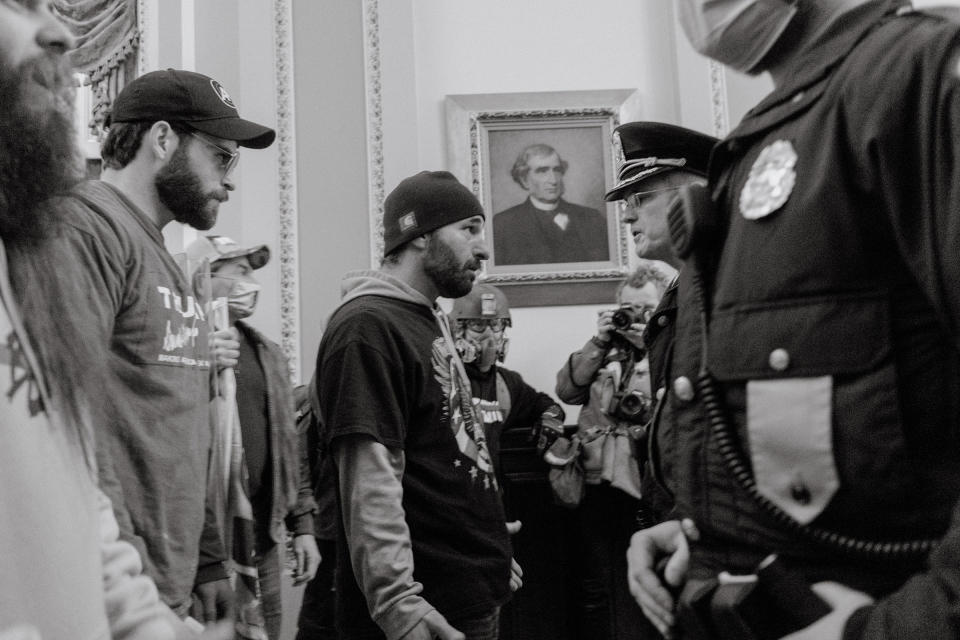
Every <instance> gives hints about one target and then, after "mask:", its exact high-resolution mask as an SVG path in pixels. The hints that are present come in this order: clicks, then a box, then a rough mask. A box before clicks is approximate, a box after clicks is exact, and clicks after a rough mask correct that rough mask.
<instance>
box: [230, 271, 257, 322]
mask: <svg viewBox="0 0 960 640" xmlns="http://www.w3.org/2000/svg"><path fill="white" fill-rule="evenodd" d="M259 291H260V285H259V284H257V283H256V282H247V281H246V280H234V282H233V286H232V287H230V293H229V294H227V308H228V309H230V315H231V316H233V317H234V318H236V319H237V320H241V319H243V318H246V317H247V316H249V315H251V314H252V313H253V310H254V309H256V307H257V294H258V292H259Z"/></svg>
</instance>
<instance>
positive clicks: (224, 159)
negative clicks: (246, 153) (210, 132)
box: [188, 131, 240, 178]
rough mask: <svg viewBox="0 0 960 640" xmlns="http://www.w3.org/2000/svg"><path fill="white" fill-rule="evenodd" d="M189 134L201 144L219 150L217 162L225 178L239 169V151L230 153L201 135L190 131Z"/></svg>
mask: <svg viewBox="0 0 960 640" xmlns="http://www.w3.org/2000/svg"><path fill="white" fill-rule="evenodd" d="M188 133H189V134H190V135H192V136H193V137H194V138H196V139H197V140H199V141H200V142H202V143H204V144H206V145H209V146H211V147H213V148H214V149H216V150H217V162H218V164H219V165H220V171H222V172H223V177H224V178H226V177H227V176H229V175H230V173H231V172H232V171H233V170H234V169H235V168H236V167H237V163H238V162H240V152H239V151H230V150H229V149H225V148H224V147H221V146H220V145H218V144H217V143H216V142H214V141H213V140H208V139H207V138H206V137H205V136H202V135H200V134H199V133H195V132H193V131H189V132H188Z"/></svg>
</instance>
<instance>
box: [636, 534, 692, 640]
mask: <svg viewBox="0 0 960 640" xmlns="http://www.w3.org/2000/svg"><path fill="white" fill-rule="evenodd" d="M667 556H669V560H668V561H667V563H666V568H665V569H664V571H663V581H661V579H660V576H659V575H657V565H658V564H659V563H660V561H661V560H662V559H664V558H665V557H667ZM689 563H690V549H689V547H687V539H686V537H685V536H684V533H683V530H682V529H681V527H680V521H679V520H669V521H667V522H662V523H660V524H658V525H656V526H654V527H650V528H649V529H642V530H640V531H637V532H636V533H635V534H633V537H632V538H630V548H629V549H627V584H628V586H629V587H630V593H631V595H633V598H634V599H635V600H636V601H637V604H639V605H640V608H641V609H643V615H645V616H646V617H647V618H648V619H649V620H650V622H652V623H653V625H654V626H655V627H656V628H657V629H658V630H659V631H660V633H661V634H663V636H664V637H665V638H670V637H671V635H672V631H671V628H672V627H673V625H674V622H675V620H674V616H673V610H674V607H675V606H676V603H675V602H674V601H673V595H671V593H670V591H669V590H668V585H669V586H671V587H679V586H680V585H682V584H683V583H684V581H685V580H686V576H687V568H688V566H689ZM664 581H665V582H666V584H664Z"/></svg>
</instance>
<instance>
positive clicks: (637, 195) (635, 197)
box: [623, 185, 683, 209]
mask: <svg viewBox="0 0 960 640" xmlns="http://www.w3.org/2000/svg"><path fill="white" fill-rule="evenodd" d="M682 188H683V185H677V186H675V187H664V188H663V189H653V190H651V191H634V192H633V193H631V194H630V195H628V196H627V197H626V198H624V199H623V200H624V202H626V203H627V205H629V206H631V207H633V208H635V209H637V208H639V207H640V205H642V204H643V201H644V200H646V199H647V198H649V197H651V196H654V195H656V194H658V193H666V192H667V191H676V190H677V189H682Z"/></svg>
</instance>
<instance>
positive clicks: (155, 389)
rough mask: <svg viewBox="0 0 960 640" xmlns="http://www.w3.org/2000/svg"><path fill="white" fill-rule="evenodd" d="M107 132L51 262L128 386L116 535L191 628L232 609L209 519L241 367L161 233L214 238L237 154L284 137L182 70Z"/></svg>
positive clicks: (117, 448)
mask: <svg viewBox="0 0 960 640" xmlns="http://www.w3.org/2000/svg"><path fill="white" fill-rule="evenodd" d="M108 124H109V131H108V134H107V137H106V139H105V140H104V143H103V148H102V150H101V157H102V158H103V175H102V179H101V180H92V181H87V182H84V183H82V184H80V185H78V186H77V187H75V188H74V189H72V190H71V192H70V193H69V194H68V195H67V196H65V197H63V198H60V199H58V201H57V205H56V206H57V207H58V208H60V209H61V210H62V211H63V212H64V214H65V216H66V218H65V220H66V224H65V225H64V227H65V230H64V233H63V237H62V238H61V239H60V242H58V243H57V245H56V249H55V251H52V252H51V255H50V259H51V260H54V259H57V258H56V255H54V254H59V255H60V256H61V257H60V258H59V259H61V260H62V259H69V260H71V261H73V262H74V263H75V267H74V268H76V269H77V271H78V273H77V278H78V279H79V280H80V281H81V286H82V289H83V290H85V291H89V292H94V293H93V294H92V295H89V296H88V298H87V299H86V300H85V301H84V304H83V305H82V306H81V308H80V309H78V310H77V311H76V313H78V314H82V315H83V316H84V318H85V324H88V330H89V331H90V332H91V333H92V334H94V335H96V337H97V338H98V340H97V341H96V344H97V345H98V346H100V347H101V348H102V349H104V350H108V351H109V366H110V368H111V370H112V372H113V373H114V374H115V375H116V377H117V379H118V380H119V384H120V391H119V393H117V394H112V395H111V397H110V398H109V399H108V402H109V404H110V407H109V409H110V415H109V416H108V418H107V419H106V420H104V421H102V422H101V424H100V425H98V426H99V427H100V430H99V431H98V433H97V462H98V465H99V472H100V482H101V486H102V488H103V490H104V491H105V492H106V493H107V495H109V497H110V498H111V500H112V501H113V508H114V511H115V514H116V518H117V521H118V522H119V524H120V531H121V535H122V537H123V539H125V540H128V541H129V542H131V543H132V544H133V545H134V546H135V547H136V548H137V549H138V551H139V552H140V556H141V558H142V560H143V563H144V567H145V570H146V572H147V573H148V574H149V575H150V576H151V577H153V579H154V580H155V581H156V583H157V587H158V589H159V591H160V595H161V597H162V599H163V600H164V602H166V603H167V604H168V605H169V606H170V607H171V608H172V609H173V610H174V611H176V612H177V613H178V614H180V615H181V616H184V615H186V614H187V612H188V610H189V609H190V606H191V592H194V595H195V597H196V602H193V604H194V608H193V612H192V613H193V616H194V617H195V618H198V619H200V620H202V621H206V622H209V621H212V620H215V619H217V618H219V617H222V616H224V615H227V613H228V609H229V608H230V606H231V604H232V594H231V592H230V588H229V583H228V581H227V580H226V574H225V570H224V567H223V564H222V563H223V560H225V559H226V557H227V554H226V553H225V551H224V549H223V543H222V541H221V538H220V532H219V530H218V528H217V526H216V520H215V517H214V515H213V511H212V510H209V509H205V493H206V492H205V491H204V488H205V487H206V483H207V465H208V452H209V449H210V444H211V427H210V423H209V415H208V402H209V399H210V397H209V389H210V375H211V372H210V369H211V364H210V360H211V359H215V360H216V364H217V366H219V367H222V366H232V365H235V364H236V358H237V355H238V351H237V348H238V344H237V342H236V339H235V336H234V334H233V333H232V332H231V331H230V330H229V329H228V330H225V331H223V332H217V333H212V334H208V329H207V326H208V324H207V319H206V317H205V315H204V312H203V310H202V309H201V307H200V305H199V304H197V302H196V300H195V299H194V296H193V292H192V289H191V286H190V283H189V282H188V281H187V279H186V277H185V275H184V273H183V272H182V271H181V269H180V267H179V266H178V265H177V263H176V262H175V261H174V260H173V258H172V257H171V256H170V254H169V253H168V252H167V249H166V248H165V247H164V243H163V236H162V235H161V230H162V229H163V227H164V226H165V225H167V224H168V223H169V222H171V221H173V220H176V221H177V222H181V223H184V224H188V225H190V226H192V227H195V228H197V229H201V230H206V229H209V228H210V227H212V226H213V224H214V223H215V222H216V219H217V211H218V207H219V205H220V203H221V202H224V201H226V200H227V198H228V194H229V192H230V191H232V190H233V189H234V184H233V182H232V181H231V178H230V175H231V171H232V170H233V168H234V167H235V165H236V162H237V159H238V157H239V156H238V146H246V147H252V148H258V149H259V148H264V147H267V146H269V145H270V144H271V143H272V142H273V139H274V137H275V133H274V131H273V130H271V129H269V128H267V127H265V126H262V125H259V124H255V123H253V122H249V121H247V120H243V119H241V118H240V117H239V115H238V113H237V108H236V106H235V105H234V103H233V102H232V100H231V99H230V96H229V94H228V93H227V92H226V90H224V88H223V87H222V86H221V85H220V83H218V82H217V81H216V80H213V79H212V78H209V77H207V76H205V75H202V74H199V73H193V72H189V71H178V70H174V69H167V70H165V71H155V72H151V73H148V74H146V75H143V76H141V77H139V78H137V79H136V80H134V81H133V82H131V83H129V84H128V85H127V86H126V87H125V88H124V90H123V91H122V92H121V93H120V95H119V96H118V97H117V99H116V101H115V102H114V105H113V111H112V115H111V117H110V119H109V123H108ZM211 349H212V351H213V352H214V353H215V356H214V357H213V358H212V357H211V355H210V353H211Z"/></svg>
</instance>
